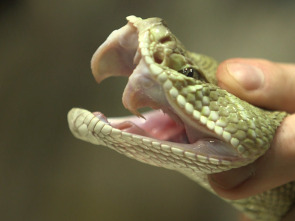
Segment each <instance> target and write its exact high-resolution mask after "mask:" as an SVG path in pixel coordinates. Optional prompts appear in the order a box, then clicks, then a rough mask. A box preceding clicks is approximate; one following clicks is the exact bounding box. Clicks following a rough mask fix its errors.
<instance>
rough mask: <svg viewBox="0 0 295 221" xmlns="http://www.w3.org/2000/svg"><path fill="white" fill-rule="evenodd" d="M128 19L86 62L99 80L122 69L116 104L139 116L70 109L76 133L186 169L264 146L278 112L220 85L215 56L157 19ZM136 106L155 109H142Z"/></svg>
mask: <svg viewBox="0 0 295 221" xmlns="http://www.w3.org/2000/svg"><path fill="white" fill-rule="evenodd" d="M127 20H128V23H127V25H125V26H124V27H122V28H121V29H118V30H115V31H113V32H112V33H111V35H110V36H109V37H108V39H107V40H106V41H105V42H104V43H103V44H102V45H101V46H100V47H99V48H98V50H97V51H96V52H95V54H94V56H93V58H92V61H91V68H92V72H93V75H94V77H95V79H96V81H97V82H98V83H100V82H101V81H102V80H104V79H105V78H108V77H110V76H126V77H128V83H127V85H126V88H125V90H124V93H123V98H122V100H123V104H124V106H125V107H126V108H127V109H129V110H130V111H131V112H132V113H133V114H134V115H137V116H138V117H141V118H138V117H136V116H131V117H123V118H109V119H107V118H106V117H105V116H104V115H102V114H101V113H99V112H95V113H90V112H87V111H81V110H80V109H74V110H72V111H71V112H70V114H69V122H70V128H71V130H72V132H73V133H74V134H75V136H77V137H79V138H80V139H84V140H87V141H90V142H92V143H97V144H103V145H106V146H108V147H110V148H112V149H115V150H116V151H118V152H120V153H123V154H125V155H127V156H128V157H131V158H135V159H137V160H139V161H142V162H145V163H149V164H152V165H156V166H162V167H166V168H170V169H176V170H179V171H181V172H183V173H185V174H187V173H190V174H191V173H192V172H193V173H198V172H203V173H215V172H220V171H224V170H228V169H231V168H234V167H239V166H243V165H246V164H248V163H250V162H253V161H254V160H255V159H257V158H258V157H259V156H261V155H262V154H263V153H264V152H265V151H266V150H267V149H268V148H269V146H270V143H271V140H272V138H273V135H274V132H275V129H276V127H277V126H278V125H279V123H273V122H279V120H277V119H280V117H279V115H273V114H271V113H269V112H266V111H264V110H262V109H259V108H256V107H254V106H252V105H250V104H248V103H247V102H245V101H242V100H240V99H239V98H237V97H235V96H234V95H232V94H230V93H228V92H227V91H225V90H222V89H221V88H219V87H218V86H217V85H216V78H215V72H216V68H217V62H216V61H215V60H214V59H212V58H210V57H207V56H204V55H200V54H194V53H191V52H189V51H187V50H186V49H185V48H184V46H183V45H182V44H181V43H180V41H179V40H178V39H177V38H176V37H175V36H174V35H173V34H172V33H171V31H170V30H169V29H168V28H167V26H166V24H165V23H164V22H163V20H162V19H159V18H150V19H145V20H143V19H141V18H138V17H135V16H129V17H127ZM142 107H150V108H152V109H154V111H152V112H148V113H143V114H141V113H139V111H138V109H139V108H142ZM265 115H268V116H269V117H267V118H268V119H265ZM77 122H78V123H77ZM97 125H98V126H97ZM273 125H274V126H273Z"/></svg>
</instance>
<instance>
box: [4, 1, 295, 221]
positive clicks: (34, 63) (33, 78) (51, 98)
mask: <svg viewBox="0 0 295 221" xmlns="http://www.w3.org/2000/svg"><path fill="white" fill-rule="evenodd" d="M0 7H1V8H0V9H1V10H0V102H1V103H0V105H1V109H0V123H1V124H0V220H25V221H31V220H33V221H35V220H44V221H47V220H87V221H88V220H89V221H91V220H103V221H117V220H120V221H122V220H129V221H138V220H142V221H145V220H155V221H158V220H159V221H160V220H161V221H163V220H170V221H176V220H188V221H193V220H229V221H231V220H236V212H235V210H233V209H232V208H231V207H230V206H228V205H226V204H225V203H223V201H221V200H220V199H218V198H217V197H215V196H213V195H212V194H209V193H207V192H206V191H204V190H203V189H201V188H200V187H199V186H198V185H197V184H195V183H194V182H192V181H190V180H189V179H187V178H186V177H184V176H182V175H180V174H178V173H176V172H173V171H168V170H165V169H159V168H155V167H151V166H147V165H144V164H141V163H138V162H136V161H134V160H130V159H128V158H126V157H124V156H121V155H119V154H117V153H115V152H112V151H111V150H108V149H107V148H104V147H98V146H94V145H91V144H88V143H85V142H82V141H80V140H77V139H75V138H74V137H73V136H72V135H71V134H70V132H69V130H68V126H67V121H66V114H67V112H68V110H69V109H70V108H71V107H73V106H80V107H85V108H87V109H90V110H101V111H103V112H104V113H107V115H108V116H116V115H123V114H127V113H128V112H127V111H126V110H124V108H123V106H122V105H121V94H122V90H123V88H124V85H125V83H126V79H120V78H113V79H108V80H106V81H105V82H103V84H101V85H100V86H98V85H97V84H96V83H95V81H94V79H93V77H92V75H91V72H90V68H89V63H90V59H91V56H92V54H93V52H94V51H95V50H96V48H97V47H98V46H99V45H100V44H101V43H102V42H103V41H104V40H105V38H106V37H107V36H108V35H109V33H110V32H111V31H112V30H114V29H117V28H119V27H121V26H123V25H124V24H125V23H126V21H125V17H126V16H127V15H130V14H134V15H137V16H141V17H144V18H146V17H152V16H158V17H162V18H164V19H165V20H166V21H167V23H168V24H169V26H170V28H171V30H172V31H173V32H174V33H175V34H176V35H177V36H178V37H179V38H180V40H181V41H182V42H183V43H184V44H185V45H186V46H187V48H189V49H190V50H193V51H197V52H200V53H205V54H208V55H211V56H213V57H215V58H217V59H218V60H220V61H222V60H224V59H226V58H230V57H262V58H267V59H271V60H275V61H285V62H294V58H295V25H294V21H295V13H294V10H295V3H294V1H291V0H290V1H283V0H282V1H259V2H258V1H247V2H245V1H243V2H242V1H235V0H224V1H220V0H212V1H205V0H203V1H202V0H198V1H196V0H190V1H146V0H145V1H140V0H137V1H135V0H127V1H122V0H72V1H60V0H52V1H49V0H27V1H16V0H14V1H13V0H10V1H9V0H7V1H2V3H1V6H0Z"/></svg>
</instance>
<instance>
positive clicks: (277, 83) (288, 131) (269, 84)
mask: <svg viewBox="0 0 295 221" xmlns="http://www.w3.org/2000/svg"><path fill="white" fill-rule="evenodd" d="M217 79H218V82H219V86H220V87H222V88H224V89H226V90H227V91H229V92H230V93H232V94H234V95H236V96H238V97H240V98H241V99H243V100H246V101H248V102H249V103H251V104H253V105H255V106H259V107H262V108H265V109H270V110H280V111H286V112H288V113H290V114H291V115H289V116H287V117H286V118H285V119H284V120H283V122H282V124H281V125H280V127H279V128H278V129H277V132H276V134H275V137H274V140H273V142H272V145H271V147H270V149H269V150H268V151H267V152H266V153H265V154H264V155H263V156H262V157H260V158H259V159H258V160H256V161H255V162H254V163H252V164H250V165H247V166H244V167H241V168H237V169H232V170H230V171H226V172H222V173H217V174H212V175H209V176H208V178H209V182H210V185H211V186H212V188H213V189H214V190H215V192H216V193H217V194H218V195H220V196H222V197H224V198H227V199H232V200H235V199H242V198H246V197H249V196H252V195H255V194H259V193H261V192H264V191H266V190H269V189H272V188H275V187H277V186H280V185H283V184H285V183H288V182H290V181H293V180H295V171H294V168H295V114H292V113H294V112H295V64H288V63H275V62H271V61H268V60H263V59H242V58H235V59H229V60H226V61H224V62H222V63H221V64H220V65H219V67H218V70H217ZM242 220H244V221H246V220H248V219H246V218H243V219H242ZM288 220H295V209H293V210H292V211H290V212H289V213H288V214H287V215H286V217H284V219H283V221H288Z"/></svg>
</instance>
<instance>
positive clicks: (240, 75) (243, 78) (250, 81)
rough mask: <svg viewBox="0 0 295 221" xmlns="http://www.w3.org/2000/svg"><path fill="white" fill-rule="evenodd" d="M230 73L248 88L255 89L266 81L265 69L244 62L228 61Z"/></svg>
mask: <svg viewBox="0 0 295 221" xmlns="http://www.w3.org/2000/svg"><path fill="white" fill-rule="evenodd" d="M227 70H228V72H229V74H230V75H231V76H232V77H233V78H234V79H235V80H236V81H237V82H238V83H239V84H240V85H241V86H242V87H243V88H244V89H246V90H255V89H258V88H260V87H261V86H262V85H263V83H264V74H263V71H262V70H261V69H260V68H258V67H256V66H253V65H249V64H243V63H228V64H227Z"/></svg>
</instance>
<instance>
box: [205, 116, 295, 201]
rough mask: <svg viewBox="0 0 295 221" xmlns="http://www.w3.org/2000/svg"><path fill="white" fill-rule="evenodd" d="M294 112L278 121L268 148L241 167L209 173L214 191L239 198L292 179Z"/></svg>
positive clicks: (294, 146)
mask: <svg viewBox="0 0 295 221" xmlns="http://www.w3.org/2000/svg"><path fill="white" fill-rule="evenodd" d="M294 134H295V115H289V116H288V117H286V118H285V120H284V121H283V122H282V124H281V126H280V127H279V128H278V130H277V133H276V135H275V137H274V140H273V143H272V145H271V147H270V149H269V150H268V151H267V152H266V153H265V155H263V156H262V157H261V158H259V159H258V160H256V161H255V162H254V163H252V164H250V165H247V166H245V167H241V168H237V169H232V170H230V171H226V172H222V173H218V174H212V175H209V176H208V178H209V182H210V184H211V186H212V188H213V189H214V190H215V192H216V193H217V194H218V195H220V196H222V197H225V198H228V199H233V200H234V199H241V198H246V197H249V196H252V195H256V194H259V193H262V192H264V191H266V190H269V189H272V188H275V187H277V186H281V185H283V184H285V183H288V182H291V181H292V180H295V172H294V169H293V168H295V161H294V159H295V136H294Z"/></svg>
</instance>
